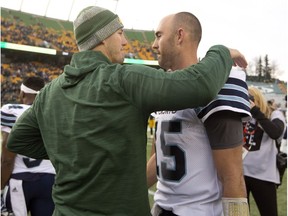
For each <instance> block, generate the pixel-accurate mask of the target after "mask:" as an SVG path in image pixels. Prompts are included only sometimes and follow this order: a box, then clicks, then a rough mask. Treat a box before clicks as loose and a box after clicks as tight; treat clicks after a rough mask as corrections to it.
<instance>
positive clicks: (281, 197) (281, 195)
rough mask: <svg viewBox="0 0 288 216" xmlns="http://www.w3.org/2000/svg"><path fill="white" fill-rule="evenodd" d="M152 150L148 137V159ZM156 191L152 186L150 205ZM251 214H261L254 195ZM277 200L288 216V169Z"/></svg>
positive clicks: (283, 214)
mask: <svg viewBox="0 0 288 216" xmlns="http://www.w3.org/2000/svg"><path fill="white" fill-rule="evenodd" d="M150 152H151V139H148V143H147V160H148V159H149V157H150ZM154 191H155V185H154V186H153V187H151V188H150V190H149V201H150V206H151V207H152V205H153V193H154ZM250 202H251V203H250V205H251V207H250V208H251V209H250V216H260V214H259V212H258V209H257V206H256V204H255V202H254V199H253V197H252V196H251V197H250ZM277 202H278V216H287V170H286V172H285V175H284V177H283V183H282V185H281V186H280V187H279V188H278V193H277Z"/></svg>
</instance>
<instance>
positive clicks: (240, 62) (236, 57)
mask: <svg viewBox="0 0 288 216" xmlns="http://www.w3.org/2000/svg"><path fill="white" fill-rule="evenodd" d="M229 51H230V55H231V58H232V59H233V61H234V64H233V65H234V66H239V67H241V68H246V67H247V65H248V63H247V61H246V59H245V57H244V55H243V54H242V53H240V52H239V51H238V50H237V49H231V48H229Z"/></svg>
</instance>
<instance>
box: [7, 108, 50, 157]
mask: <svg viewBox="0 0 288 216" xmlns="http://www.w3.org/2000/svg"><path fill="white" fill-rule="evenodd" d="M11 135H12V136H11ZM7 148H8V150H9V151H11V152H15V153H17V154H23V155H25V156H28V157H31V158H35V159H48V155H47V152H46V150H45V147H44V144H43V140H42V137H41V134H40V130H39V128H38V124H37V120H36V117H35V114H34V110H33V106H32V107H30V108H29V109H27V110H26V111H25V112H24V113H23V114H22V115H21V116H20V117H19V119H18V120H17V122H16V124H15V125H14V126H13V128H12V130H11V132H10V135H9V137H8V142H7Z"/></svg>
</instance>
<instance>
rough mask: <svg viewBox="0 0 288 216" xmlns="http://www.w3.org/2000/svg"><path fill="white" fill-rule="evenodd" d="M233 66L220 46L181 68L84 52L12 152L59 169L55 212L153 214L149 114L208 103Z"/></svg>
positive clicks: (22, 126)
mask: <svg viewBox="0 0 288 216" xmlns="http://www.w3.org/2000/svg"><path fill="white" fill-rule="evenodd" d="M231 67H232V60H231V57H230V53H229V50H228V49H227V48H225V47H224V46H220V45H219V46H214V47H212V48H211V49H210V50H209V51H208V52H207V54H206V57H205V58H203V60H202V61H201V62H200V63H198V64H196V65H193V66H191V67H189V68H186V69H184V70H179V71H177V73H165V72H164V71H163V70H156V69H154V68H150V67H146V66H139V65H120V64H112V63H111V62H110V61H109V60H108V59H107V58H106V57H105V56H104V55H103V54H102V53H100V52H96V51H84V52H79V53H77V54H74V56H73V57H72V60H71V63H70V65H67V66H65V69H64V73H63V74H62V75H60V76H59V77H58V78H57V79H55V80H53V81H52V82H51V83H49V84H47V85H46V86H45V87H44V88H43V89H42V91H41V92H40V94H39V95H38V96H37V98H36V100H35V101H34V104H33V105H32V107H31V108H30V109H29V110H27V111H26V112H25V113H24V114H23V115H22V116H21V117H20V118H19V120H18V121H17V123H16V124H15V126H14V127H13V129H12V131H11V133H10V136H9V140H8V149H9V150H11V151H12V152H16V153H19V154H22V155H26V156H29V157H32V158H48V157H49V159H50V160H51V162H52V163H53V165H54V167H55V169H56V180H55V185H54V187H53V199H54V202H55V212H54V215H55V216H56V215H57V216H58V215H61V216H62V215H65V216H74V215H75V216H81V215H83V216H90V215H91V216H92V215H93V216H96V215H109V216H112V215H113V216H114V215H115V216H116V215H117V216H120V215H123V216H130V215H131V216H132V215H133V216H135V215H137V216H147V215H150V208H149V202H148V191H147V184H146V142H147V140H146V136H147V120H148V117H149V114H150V113H152V112H154V111H157V110H179V109H185V108H193V107H198V106H203V105H206V104H207V103H208V102H209V101H211V100H212V99H213V98H214V97H215V96H216V95H217V93H218V92H219V90H220V89H221V87H222V86H223V85H224V83H225V81H226V79H227V77H228V75H229V71H230V70H231Z"/></svg>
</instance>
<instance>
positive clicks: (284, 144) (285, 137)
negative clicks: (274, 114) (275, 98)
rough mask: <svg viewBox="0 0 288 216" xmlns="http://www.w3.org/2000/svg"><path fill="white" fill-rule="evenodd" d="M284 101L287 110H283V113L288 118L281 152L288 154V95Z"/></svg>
mask: <svg viewBox="0 0 288 216" xmlns="http://www.w3.org/2000/svg"><path fill="white" fill-rule="evenodd" d="M284 100H285V109H284V110H283V113H284V115H285V117H286V128H285V132H284V136H283V139H282V142H281V146H280V151H281V152H284V153H286V154H287V95H285V97H284Z"/></svg>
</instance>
